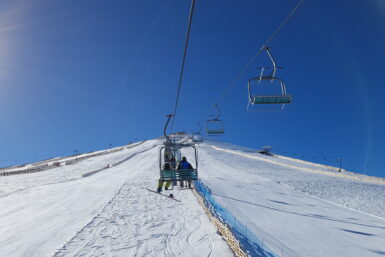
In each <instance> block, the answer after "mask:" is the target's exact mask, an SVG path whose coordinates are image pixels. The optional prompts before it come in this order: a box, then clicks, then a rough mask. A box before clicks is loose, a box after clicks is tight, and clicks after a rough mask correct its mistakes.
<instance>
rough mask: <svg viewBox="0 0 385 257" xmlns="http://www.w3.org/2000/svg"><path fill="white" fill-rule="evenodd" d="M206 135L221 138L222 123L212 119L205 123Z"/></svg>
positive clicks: (222, 132)
mask: <svg viewBox="0 0 385 257" xmlns="http://www.w3.org/2000/svg"><path fill="white" fill-rule="evenodd" d="M206 133H207V135H208V136H222V135H224V134H225V131H224V129H223V121H222V120H220V119H218V118H214V119H209V120H207V121H206Z"/></svg>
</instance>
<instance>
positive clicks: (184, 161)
mask: <svg viewBox="0 0 385 257" xmlns="http://www.w3.org/2000/svg"><path fill="white" fill-rule="evenodd" d="M192 169H194V168H193V166H192V165H191V164H190V163H189V162H188V161H187V158H186V156H183V157H182V160H181V162H180V163H179V165H178V170H192ZM187 183H188V187H189V188H191V179H189V180H187ZM180 186H181V187H183V180H181V182H180ZM186 186H187V185H186Z"/></svg>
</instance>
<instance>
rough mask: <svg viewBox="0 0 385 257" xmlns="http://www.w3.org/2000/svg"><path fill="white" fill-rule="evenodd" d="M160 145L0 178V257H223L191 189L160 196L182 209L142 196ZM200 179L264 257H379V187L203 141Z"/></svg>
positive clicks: (383, 196)
mask: <svg viewBox="0 0 385 257" xmlns="http://www.w3.org/2000/svg"><path fill="white" fill-rule="evenodd" d="M161 143H162V141H161V140H149V141H146V142H144V143H143V144H140V145H136V146H133V147H127V148H125V149H124V150H122V151H117V152H111V153H108V154H105V155H101V156H97V157H90V158H88V159H84V160H82V161H79V162H77V163H74V164H72V165H66V166H60V167H57V168H53V169H50V170H46V171H42V172H38V173H31V174H22V175H13V176H6V177H0V256H39V257H40V256H233V254H232V252H231V250H230V249H229V247H228V245H227V244H226V242H225V241H224V240H223V239H222V238H221V236H220V235H218V234H217V232H216V229H215V227H214V226H213V225H212V224H211V223H210V222H209V219H208V218H207V216H206V214H205V212H204V211H203V209H202V208H201V206H200V205H199V203H198V202H197V200H196V198H195V196H194V195H193V193H192V192H191V190H180V189H179V188H177V187H175V188H174V190H173V191H166V192H167V193H173V194H174V196H175V198H176V199H179V200H181V202H177V201H174V200H172V199H168V198H167V197H164V196H161V195H158V194H156V193H152V192H149V191H148V190H147V188H150V189H155V188H156V184H157V178H158V175H159V170H158V169H159V164H158V147H159V146H160V144H161ZM183 154H184V155H187V157H188V159H189V160H191V161H192V159H193V158H192V154H191V152H183ZM115 164H117V165H115ZM85 174H91V175H89V176H84V175H85ZM199 175H200V178H201V181H202V183H203V184H204V185H205V186H206V187H207V188H209V189H210V192H211V194H212V197H213V198H214V199H215V201H216V202H217V203H218V204H219V205H221V207H223V208H224V209H225V210H226V212H227V213H229V214H231V215H232V216H234V217H235V218H236V222H237V223H238V224H243V225H244V226H246V227H247V231H246V235H244V236H248V237H249V238H250V242H249V243H250V244H251V245H253V243H254V244H255V243H259V244H260V243H261V242H262V245H260V246H262V247H263V248H264V249H267V251H268V252H270V253H272V255H273V256H285V257H289V256H292V257H294V256H304V257H308V256H317V257H318V256H319V257H324V256H342V257H343V256H349V257H362V256H364V257H366V256H367V257H370V256H383V255H385V211H384V210H385V181H384V180H383V179H381V178H370V177H366V176H362V175H358V174H354V173H349V172H346V171H344V172H341V173H340V172H338V170H337V169H335V168H333V167H328V166H323V165H319V164H313V163H309V162H304V161H301V160H297V159H292V158H288V157H284V156H274V157H273V156H266V155H261V154H258V153H256V151H255V150H253V149H247V148H242V147H237V146H234V145H229V144H224V143H218V142H213V141H205V142H204V143H201V144H199ZM223 218H224V219H225V220H226V218H228V217H223ZM235 227H236V226H235ZM255 238H257V239H258V242H253V240H254V239H255ZM249 254H250V255H251V256H256V255H255V254H254V253H253V252H252V251H251V252H249Z"/></svg>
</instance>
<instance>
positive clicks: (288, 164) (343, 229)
mask: <svg viewBox="0 0 385 257" xmlns="http://www.w3.org/2000/svg"><path fill="white" fill-rule="evenodd" d="M200 150H201V151H200V153H201V155H200V156H201V159H200V160H201V173H200V174H201V179H202V182H203V183H204V184H205V185H206V186H207V187H208V188H209V189H210V190H211V193H212V195H213V198H214V199H215V200H216V202H217V203H219V204H220V205H221V206H222V207H224V208H225V209H227V210H228V211H229V212H230V213H231V214H232V215H233V216H235V217H236V220H237V222H238V223H240V224H243V225H245V226H247V229H248V232H249V233H250V234H252V235H253V236H255V237H256V238H258V239H259V240H260V241H259V244H260V242H263V244H264V247H265V248H266V249H268V250H269V251H270V252H272V253H273V254H275V255H277V256H281V255H284V256H357V257H359V256H379V255H385V219H384V218H383V217H385V186H384V185H383V184H382V181H383V180H382V179H381V178H378V179H377V180H375V179H373V180H374V181H375V182H377V183H368V182H361V181H360V180H359V179H357V177H358V178H359V177H360V175H357V176H356V177H355V175H354V174H352V173H350V174H341V173H339V172H338V171H336V169H333V168H330V167H321V166H320V165H317V164H314V165H313V164H311V163H304V162H302V161H299V160H294V159H287V158H276V157H270V156H265V155H261V154H257V153H256V152H255V151H252V150H250V149H245V148H240V147H236V146H231V145H228V144H221V143H214V142H206V143H204V144H201V147H200ZM353 208H354V209H356V210H353ZM381 217H382V218H381ZM224 218H225V219H226V217H224Z"/></svg>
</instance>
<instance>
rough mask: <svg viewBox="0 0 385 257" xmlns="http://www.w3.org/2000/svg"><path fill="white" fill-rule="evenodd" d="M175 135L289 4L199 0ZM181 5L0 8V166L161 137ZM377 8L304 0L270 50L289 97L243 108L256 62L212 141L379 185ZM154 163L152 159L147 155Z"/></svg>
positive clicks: (382, 37)
mask: <svg viewBox="0 0 385 257" xmlns="http://www.w3.org/2000/svg"><path fill="white" fill-rule="evenodd" d="M196 1H197V2H196V9H195V14H194V20H193V25H192V31H191V38H190V46H189V50H188V56H187V60H186V68H185V77H184V80H183V87H182V95H181V102H180V108H179V109H178V116H177V118H176V121H175V130H189V129H195V128H196V123H197V122H201V123H202V124H203V123H204V121H205V119H207V118H208V117H207V115H208V113H209V111H210V107H211V105H212V104H213V103H216V102H217V100H218V97H219V95H220V94H221V93H222V92H223V90H224V88H225V87H226V86H227V85H228V83H229V82H230V81H231V80H233V79H234V77H235V76H236V75H237V74H238V73H239V72H240V70H241V69H242V68H243V66H244V65H245V64H246V63H247V62H248V60H249V59H250V58H251V57H252V56H254V55H255V53H256V52H257V51H258V49H259V47H260V46H261V44H263V42H264V41H265V40H266V39H267V38H268V37H269V36H270V34H271V33H272V31H273V30H274V29H275V28H276V27H277V26H278V25H279V24H280V22H281V21H282V20H283V19H284V18H285V17H286V16H287V14H288V12H289V11H290V10H291V9H292V8H293V7H294V6H295V5H296V4H297V3H298V2H297V1H294V0H290V1H282V0H273V1H256V0H253V1H251V0H244V1H229V0H226V1H219V0H212V1H201V0H196ZM189 7H190V2H189V1H184V0H161V1H159V0H156V1H155V0H140V1H139V0H133V1H118V0H117V1H112V2H111V1H110V2H107V1H100V0H99V1H95V0H93V1H89V0H84V1H72V0H67V1H43V0H34V1H31V0H28V1H27V0H3V1H1V3H0V90H1V93H0V104H1V107H0V119H1V123H2V124H1V126H0V141H1V147H0V166H6V165H11V164H14V163H22V162H30V161H33V160H38V159H44V158H48V157H52V156H56V155H63V154H72V153H73V151H74V150H75V149H78V150H79V151H80V152H87V151H91V150H96V149H103V148H106V147H108V145H109V144H112V145H122V144H126V143H128V142H130V141H134V140H141V139H149V138H155V137H158V136H161V134H162V129H163V125H164V122H165V115H166V114H167V113H171V112H172V110H173V107H174V101H175V95H176V88H177V83H178V75H179V69H180V63H181V57H182V53H183V46H184V45H183V44H184V36H185V31H186V25H187V18H188V11H189ZM384 17H385V2H384V1H383V0H372V1H358V0H357V1H347V0H341V1H338V2H335V1H331V0H326V1H311V0H305V2H304V4H303V6H302V7H301V8H300V9H299V10H298V12H297V14H296V15H295V16H294V17H293V18H292V19H291V20H290V21H289V23H288V24H287V26H286V27H285V28H284V29H283V30H282V31H281V32H280V33H279V34H278V35H277V36H276V37H275V38H274V40H273V41H272V42H271V44H270V47H272V53H273V54H274V56H275V58H276V59H277V62H278V64H279V65H281V66H284V67H285V68H284V69H283V70H280V71H279V74H277V75H279V76H280V77H281V78H283V79H284V81H285V83H286V86H287V91H288V93H290V94H292V95H293V103H292V104H291V105H290V106H287V109H286V110H285V111H283V112H256V113H255V112H254V113H249V112H246V105H247V91H246V84H247V80H248V78H249V77H252V76H255V75H256V73H257V70H256V67H258V66H261V65H266V64H268V63H266V62H267V60H266V58H265V56H262V55H261V56H260V57H258V58H257V59H256V60H255V62H254V63H253V64H252V65H251V66H250V67H249V69H247V70H246V72H245V73H244V74H242V76H240V77H239V79H238V80H237V81H235V84H234V86H233V87H232V88H231V89H230V90H229V91H228V92H227V93H226V95H225V96H224V97H223V98H222V99H221V101H220V102H218V104H219V106H220V108H221V109H222V115H223V120H224V124H225V131H226V135H225V136H223V137H222V138H220V140H223V141H226V142H230V143H234V144H239V145H243V146H249V147H254V148H260V147H261V146H264V145H271V146H273V147H274V150H275V151H278V153H282V154H285V155H289V156H293V157H299V158H301V159H305V160H314V161H316V162H322V163H327V164H332V165H337V163H336V158H337V157H339V156H342V157H343V158H344V161H343V166H344V167H345V168H347V169H350V170H353V171H356V172H361V173H365V174H369V175H376V176H382V177H385V160H384V157H383V156H384V153H385V151H384V143H385V142H384V141H385V140H384V138H385V119H384V114H383V111H384V109H385V108H384V105H383V97H384V95H385V94H384V93H385V89H384V78H385V75H384V74H385V61H384V60H385V50H384V49H385V47H384V46H385V33H384V32H385V19H384ZM154 158H157V156H154Z"/></svg>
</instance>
